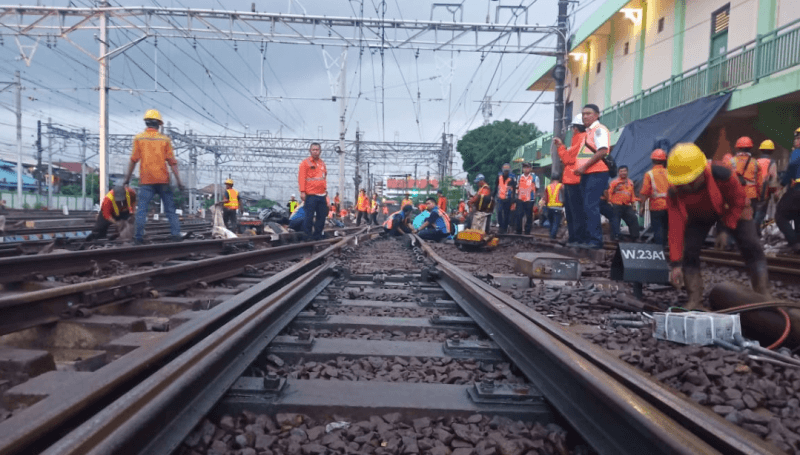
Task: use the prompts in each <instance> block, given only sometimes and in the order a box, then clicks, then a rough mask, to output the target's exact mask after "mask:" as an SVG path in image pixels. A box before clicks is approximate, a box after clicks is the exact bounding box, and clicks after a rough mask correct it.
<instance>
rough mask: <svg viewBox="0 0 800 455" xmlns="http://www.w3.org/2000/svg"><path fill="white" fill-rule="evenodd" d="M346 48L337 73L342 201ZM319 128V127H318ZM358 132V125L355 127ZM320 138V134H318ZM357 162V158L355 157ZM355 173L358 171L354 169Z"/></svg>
mask: <svg viewBox="0 0 800 455" xmlns="http://www.w3.org/2000/svg"><path fill="white" fill-rule="evenodd" d="M346 88H347V48H346V47H345V48H344V50H343V51H342V69H341V72H340V73H339V150H337V152H338V153H339V197H340V198H341V200H342V202H344V199H345V197H344V151H345V145H344V134H345V128H346V125H345V113H346V112H347V98H346V97H347V90H346ZM320 128H321V127H320ZM356 134H358V127H356ZM320 139H322V135H321V134H320ZM356 162H358V159H356ZM356 175H358V171H357V170H356ZM356 196H358V185H356Z"/></svg>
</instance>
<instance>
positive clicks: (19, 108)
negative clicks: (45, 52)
mask: <svg viewBox="0 0 800 455" xmlns="http://www.w3.org/2000/svg"><path fill="white" fill-rule="evenodd" d="M14 83H15V84H17V199H18V200H19V201H20V207H22V204H24V203H25V201H23V200H22V79H21V78H20V77H19V71H15V72H14Z"/></svg>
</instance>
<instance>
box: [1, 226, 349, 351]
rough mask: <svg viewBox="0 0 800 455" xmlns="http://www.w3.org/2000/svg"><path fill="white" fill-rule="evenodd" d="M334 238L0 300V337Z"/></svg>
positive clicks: (305, 251)
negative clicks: (78, 309) (82, 310)
mask: <svg viewBox="0 0 800 455" xmlns="http://www.w3.org/2000/svg"><path fill="white" fill-rule="evenodd" d="M333 241H335V240H322V241H319V242H310V243H302V244H295V245H287V246H281V247H274V248H266V249H263V250H256V251H248V252H245V253H237V254H230V255H227V256H220V257H215V258H210V259H203V260H199V261H194V262H191V263H187V264H179V265H174V266H170V267H164V268H159V269H153V270H147V271H144V272H138V273H131V274H127V275H120V276H115V277H110V278H103V279H99V280H94V281H88V282H84V283H78V284H72V285H67V286H61V287H56V288H52V289H44V290H40V291H33V292H25V293H19V294H12V295H7V296H4V297H0V316H2V317H0V335H5V334H7V333H11V332H14V331H18V330H22V329H25V328H28V327H33V326H36V325H41V324H46V323H50V322H55V321H58V320H59V319H61V318H63V317H64V316H65V315H66V316H67V317H69V315H71V314H72V313H73V312H74V311H75V310H76V308H78V307H81V306H83V307H93V306H98V305H102V304H105V303H109V302H113V301H119V300H122V299H126V298H133V297H135V296H139V295H144V294H147V293H148V292H150V291H152V290H156V291H179V290H183V289H186V288H187V287H189V286H191V285H192V284H194V283H197V282H199V281H217V280H222V279H225V278H229V277H232V276H236V275H240V274H241V273H243V272H244V271H245V270H246V268H248V267H253V266H258V265H260V264H265V263H267V262H271V261H276V260H287V259H297V258H300V257H303V256H306V255H310V254H312V253H313V252H314V249H315V248H316V247H317V246H322V245H327V244H330V243H331V242H333Z"/></svg>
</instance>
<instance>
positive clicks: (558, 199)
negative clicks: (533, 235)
mask: <svg viewBox="0 0 800 455" xmlns="http://www.w3.org/2000/svg"><path fill="white" fill-rule="evenodd" d="M563 201H564V185H563V184H562V183H561V176H559V175H553V176H552V178H551V179H550V184H549V185H547V188H545V190H544V197H543V198H542V203H541V204H542V205H543V206H545V207H547V222H548V223H550V238H551V239H554V238H556V236H557V235H558V227H559V226H561V218H562V217H563V215H564V202H563Z"/></svg>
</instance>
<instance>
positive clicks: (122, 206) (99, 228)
mask: <svg viewBox="0 0 800 455" xmlns="http://www.w3.org/2000/svg"><path fill="white" fill-rule="evenodd" d="M135 205H136V192H135V191H133V189H132V188H128V187H127V186H124V185H117V186H115V187H114V189H113V190H111V191H109V192H108V194H106V197H104V198H103V203H102V204H101V205H100V213H98V214H97V223H95V225H94V228H92V233H91V234H89V235H88V236H87V237H86V240H87V241H89V240H97V239H104V238H106V235H107V234H108V228H109V227H111V225H112V224H115V225H117V231H121V230H122V227H123V225H124V224H127V223H130V222H132V221H133V214H132V209H131V207H134V206H135Z"/></svg>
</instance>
